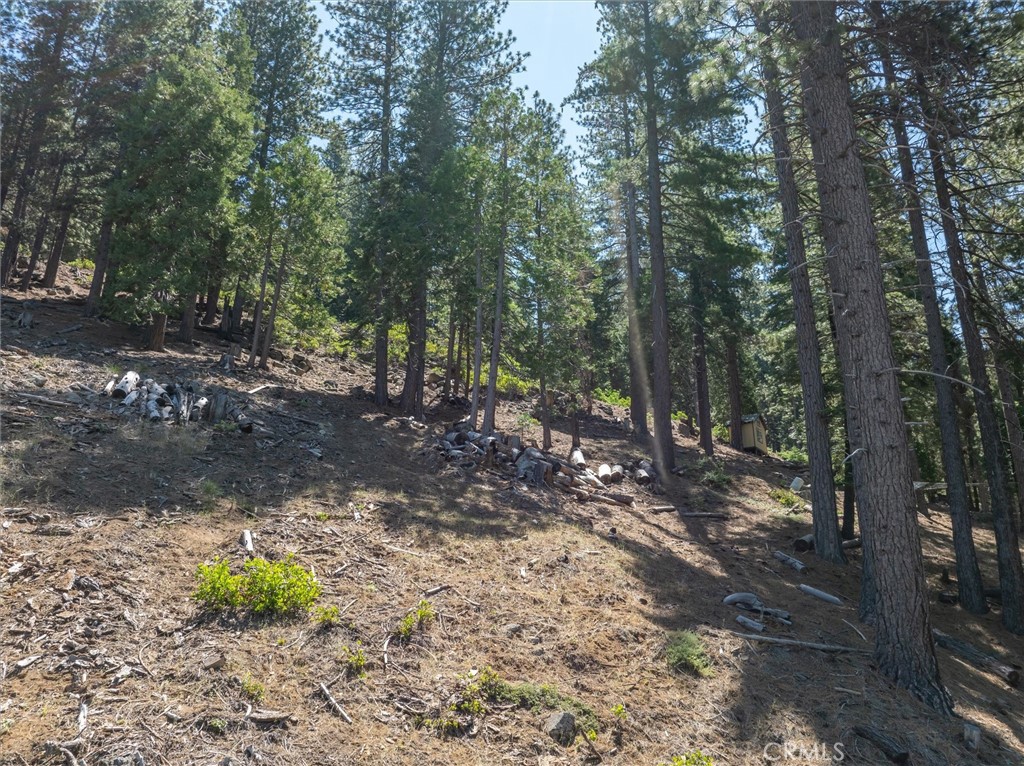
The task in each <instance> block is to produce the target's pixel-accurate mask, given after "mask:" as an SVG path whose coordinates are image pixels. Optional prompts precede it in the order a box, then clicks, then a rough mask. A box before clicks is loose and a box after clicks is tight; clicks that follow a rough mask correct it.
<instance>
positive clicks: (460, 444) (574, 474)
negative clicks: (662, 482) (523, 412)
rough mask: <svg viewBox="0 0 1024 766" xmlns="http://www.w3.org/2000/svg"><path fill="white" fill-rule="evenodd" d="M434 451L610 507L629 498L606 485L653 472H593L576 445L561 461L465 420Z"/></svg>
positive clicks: (645, 478) (645, 468) (644, 481)
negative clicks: (501, 469)
mask: <svg viewBox="0 0 1024 766" xmlns="http://www.w3.org/2000/svg"><path fill="white" fill-rule="evenodd" d="M434 446H435V448H436V449H437V450H438V451H439V452H441V453H442V454H443V455H444V457H445V458H446V459H447V460H448V461H449V462H452V463H454V464H456V465H457V466H459V467H461V468H471V467H475V466H478V465H484V466H488V467H497V466H503V467H505V468H507V469H509V470H512V471H514V472H515V478H517V479H521V480H524V481H529V482H532V483H534V484H544V485H548V486H552V487H557V488H559V489H561V490H562V491H563V492H566V493H568V494H571V495H573V496H575V497H576V498H578V499H580V500H594V501H596V502H601V503H607V504H609V505H622V506H627V507H630V506H632V505H633V502H634V498H633V496H632V495H628V494H623V493H621V492H614V491H612V490H611V486H612V485H614V484H618V483H620V482H622V481H623V480H625V479H627V478H629V479H632V480H633V481H635V482H636V483H637V484H639V485H640V486H646V485H649V484H653V483H655V482H656V481H657V474H656V473H655V470H654V467H653V466H652V465H651V463H650V461H647V460H640V461H636V462H635V463H634V464H631V465H629V466H627V467H624V466H622V465H618V464H616V465H608V464H602V465H600V466H598V468H597V472H596V473H595V472H594V471H592V470H591V469H590V468H588V467H587V461H586V458H585V457H584V455H583V451H582V450H581V449H580V448H579V447H575V448H573V450H572V451H571V452H570V454H569V459H568V460H564V459H562V458H560V457H558V456H557V455H553V454H551V453H550V452H542V451H541V450H539V449H537V448H536V447H524V446H523V443H522V439H521V437H519V436H517V435H515V434H501V433H498V432H495V433H493V434H491V435H490V436H485V435H484V434H481V433H478V432H476V431H473V430H472V428H471V426H470V424H469V422H466V421H464V422H462V423H457V424H455V425H453V426H452V428H451V429H450V430H449V431H448V432H447V433H445V435H444V436H443V437H442V438H440V439H438V440H437V441H436V443H435V445H434Z"/></svg>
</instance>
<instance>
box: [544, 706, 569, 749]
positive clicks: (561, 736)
mask: <svg viewBox="0 0 1024 766" xmlns="http://www.w3.org/2000/svg"><path fill="white" fill-rule="evenodd" d="M544 733H545V734H547V735H548V736H549V737H551V739H553V740H554V741H555V742H557V743H558V744H560V745H562V746H563V747H565V746H568V745H571V744H572V741H573V740H574V739H575V738H576V719H575V718H573V715H572V713H566V712H565V711H562V712H561V713H552V714H551V715H549V716H548V717H547V720H545V721H544Z"/></svg>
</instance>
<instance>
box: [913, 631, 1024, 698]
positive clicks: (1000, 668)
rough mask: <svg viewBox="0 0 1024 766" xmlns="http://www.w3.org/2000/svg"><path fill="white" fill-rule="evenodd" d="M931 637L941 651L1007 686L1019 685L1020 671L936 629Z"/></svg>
mask: <svg viewBox="0 0 1024 766" xmlns="http://www.w3.org/2000/svg"><path fill="white" fill-rule="evenodd" d="M932 635H933V636H934V637H935V643H936V644H938V645H939V646H941V647H942V648H943V649H946V650H947V651H950V652H952V653H953V654H955V655H956V656H958V657H960V658H961V659H963V660H966V661H967V662H969V663H970V664H972V665H974V666H975V667H976V668H980V669H982V670H985V671H987V672H989V673H992V674H993V675H997V676H999V677H1000V678H1001V679H1002V680H1003V681H1005V682H1006V683H1007V684H1008V685H1009V686H1013V687H1016V686H1017V685H1018V684H1020V669H1019V668H1016V667H1014V666H1013V665H1010V664H1008V663H1005V662H1003V661H1001V660H1000V659H999V658H997V657H993V656H992V655H991V654H987V653H985V652H983V651H981V650H980V649H978V648H977V647H975V646H974V645H972V644H969V643H968V642H966V641H962V640H960V639H958V638H954V637H953V636H951V635H949V634H948V633H943V632H942V631H941V630H939V629H938V628H932Z"/></svg>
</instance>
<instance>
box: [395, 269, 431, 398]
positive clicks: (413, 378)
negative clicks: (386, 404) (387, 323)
mask: <svg viewBox="0 0 1024 766" xmlns="http://www.w3.org/2000/svg"><path fill="white" fill-rule="evenodd" d="M408 330H409V348H408V350H407V352H406V362H405V383H404V385H403V387H402V402H401V407H402V412H404V413H405V414H406V415H412V416H413V417H416V418H422V417H423V372H424V366H425V364H426V350H427V275H426V274H423V275H421V278H420V281H419V282H417V283H416V285H414V287H413V290H412V296H411V300H410V302H409V318H408Z"/></svg>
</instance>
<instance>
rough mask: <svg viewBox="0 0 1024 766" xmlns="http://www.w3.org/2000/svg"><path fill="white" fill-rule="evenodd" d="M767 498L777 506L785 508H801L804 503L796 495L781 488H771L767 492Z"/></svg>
mask: <svg viewBox="0 0 1024 766" xmlns="http://www.w3.org/2000/svg"><path fill="white" fill-rule="evenodd" d="M768 497H770V498H771V499H772V500H774V501H775V502H776V503H778V504H779V505H784V506H786V507H787V508H792V507H793V506H797V505H799V506H802V505H803V503H804V501H803V499H802V498H801V497H800V496H799V495H798V494H796V493H795V492H793V491H792V490H789V489H783V488H782V487H772V488H771V489H770V490H768Z"/></svg>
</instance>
